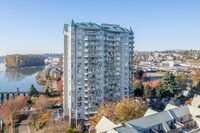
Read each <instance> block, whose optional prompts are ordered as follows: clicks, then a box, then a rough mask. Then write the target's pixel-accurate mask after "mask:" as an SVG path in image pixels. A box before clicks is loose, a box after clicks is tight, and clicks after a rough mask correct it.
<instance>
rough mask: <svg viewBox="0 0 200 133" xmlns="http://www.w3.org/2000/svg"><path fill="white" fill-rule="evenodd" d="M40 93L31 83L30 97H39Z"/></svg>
mask: <svg viewBox="0 0 200 133" xmlns="http://www.w3.org/2000/svg"><path fill="white" fill-rule="evenodd" d="M38 95H39V92H38V91H37V90H36V89H35V87H34V85H33V84H32V85H31V88H30V89H29V91H28V96H29V97H37V96H38Z"/></svg>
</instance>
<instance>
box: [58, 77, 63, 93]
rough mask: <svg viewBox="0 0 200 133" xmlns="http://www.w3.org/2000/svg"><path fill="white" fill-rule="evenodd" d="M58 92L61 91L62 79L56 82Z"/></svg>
mask: <svg viewBox="0 0 200 133" xmlns="http://www.w3.org/2000/svg"><path fill="white" fill-rule="evenodd" d="M58 91H63V80H62V79H61V80H60V81H59V82H58Z"/></svg>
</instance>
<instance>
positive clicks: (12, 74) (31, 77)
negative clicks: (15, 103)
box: [0, 63, 44, 120]
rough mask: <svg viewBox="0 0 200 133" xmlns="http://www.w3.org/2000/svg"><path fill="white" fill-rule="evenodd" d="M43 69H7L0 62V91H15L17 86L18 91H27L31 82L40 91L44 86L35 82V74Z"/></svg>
mask: <svg viewBox="0 0 200 133" xmlns="http://www.w3.org/2000/svg"><path fill="white" fill-rule="evenodd" d="M43 70H44V67H37V68H25V69H7V68H6V66H5V63H0V92H16V91H17V88H19V91H25V92H27V91H28V90H29V88H30V87H31V85H32V84H33V85H34V86H35V88H36V89H37V90H38V91H41V90H42V89H43V88H44V86H43V85H39V84H37V82H36V79H35V76H36V75H37V72H39V71H43ZM1 119H2V118H1V109H0V120H1Z"/></svg>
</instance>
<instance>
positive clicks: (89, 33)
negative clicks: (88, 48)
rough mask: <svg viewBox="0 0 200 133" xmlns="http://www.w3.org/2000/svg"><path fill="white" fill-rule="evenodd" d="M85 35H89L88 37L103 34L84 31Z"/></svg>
mask: <svg viewBox="0 0 200 133" xmlns="http://www.w3.org/2000/svg"><path fill="white" fill-rule="evenodd" d="M83 34H88V35H100V34H101V33H100V32H98V31H84V32H83Z"/></svg>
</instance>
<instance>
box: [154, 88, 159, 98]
mask: <svg viewBox="0 0 200 133" xmlns="http://www.w3.org/2000/svg"><path fill="white" fill-rule="evenodd" d="M154 90H155V96H156V97H161V88H160V87H159V86H156V87H155V88H154Z"/></svg>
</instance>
